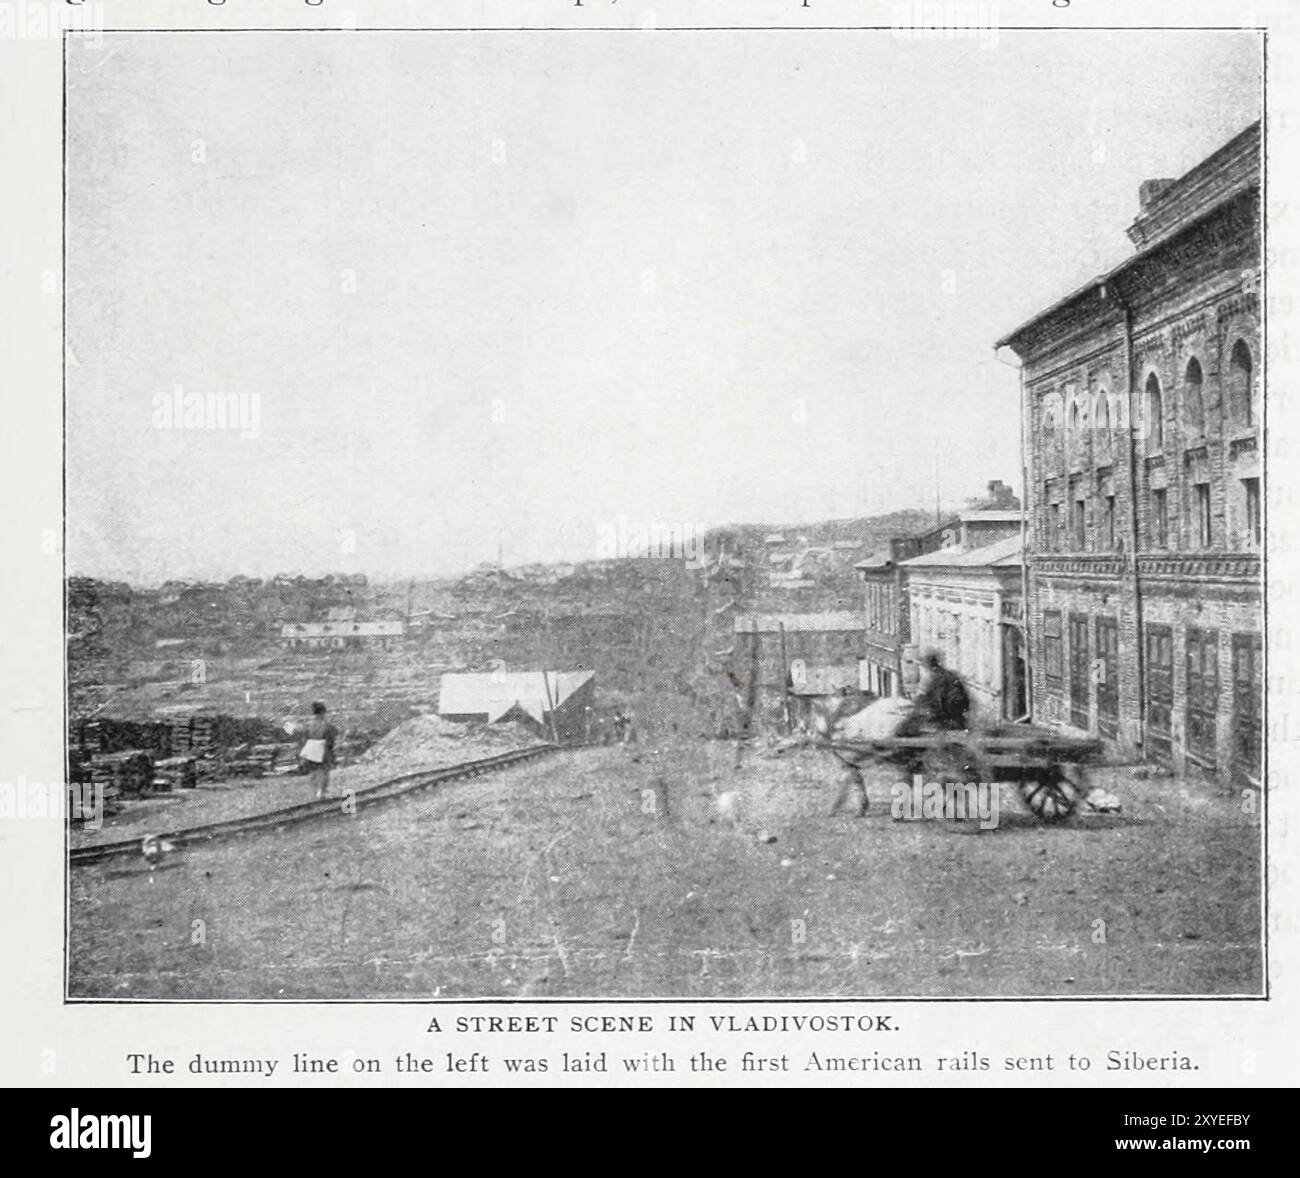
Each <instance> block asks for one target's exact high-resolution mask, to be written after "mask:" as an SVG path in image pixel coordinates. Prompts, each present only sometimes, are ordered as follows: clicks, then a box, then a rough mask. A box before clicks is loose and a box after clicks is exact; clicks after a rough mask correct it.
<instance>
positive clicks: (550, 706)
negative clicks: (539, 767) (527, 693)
mask: <svg viewBox="0 0 1300 1178" xmlns="http://www.w3.org/2000/svg"><path fill="white" fill-rule="evenodd" d="M542 686H543V687H544V688H545V689H546V711H547V714H548V715H549V716H550V718H551V741H552V742H553V743H554V744H559V743H560V733H559V729H558V728H556V725H555V703H554V702H553V701H552V699H551V680H550V678H549V676H548V675H547V673H546V668H545V667H543V668H542ZM559 690H560V685H559V684H558V683H557V684H556V685H555V691H556V694H557V695H558V694H559Z"/></svg>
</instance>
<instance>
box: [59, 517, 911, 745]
mask: <svg viewBox="0 0 1300 1178" xmlns="http://www.w3.org/2000/svg"><path fill="white" fill-rule="evenodd" d="M931 522H932V517H931V516H930V515H929V513H927V512H924V511H903V512H893V513H890V514H889V515H884V516H876V517H861V518H856V519H843V520H827V521H821V522H815V523H809V524H801V525H796V526H784V527H779V526H775V525H764V524H739V525H735V526H732V527H726V528H718V529H714V530H713V531H711V532H710V533H709V534H708V536H707V539H706V545H705V555H704V559H703V560H702V561H701V562H699V564H700V567H690V566H688V565H686V564H685V563H684V562H682V561H681V560H663V559H634V558H629V559H622V560H606V561H595V562H589V563H584V564H578V565H531V566H528V567H526V568H517V569H499V568H496V567H490V566H480V567H479V568H478V569H475V570H474V571H472V572H471V573H468V574H466V575H465V576H463V577H460V578H456V579H452V580H436V581H435V580H424V581H404V582H400V583H389V584H371V583H369V582H367V581H366V579H365V578H364V577H355V576H354V577H323V578H318V579H309V578H304V577H290V576H287V575H281V576H277V577H274V578H271V579H269V580H267V581H261V580H258V579H256V578H249V577H236V578H233V579H232V580H231V581H230V582H227V583H226V584H224V585H223V584H203V585H186V584H180V583H169V584H168V585H165V586H162V587H161V588H158V589H137V588H132V587H131V586H127V585H123V584H108V583H103V582H97V581H94V580H91V579H89V578H80V577H78V578H71V579H70V580H69V584H68V662H69V681H70V683H71V696H72V699H71V705H72V708H71V710H72V714H73V718H74V719H76V718H78V717H83V716H86V715H89V714H91V713H97V714H102V715H107V716H113V715H121V716H124V717H125V716H131V717H139V718H143V717H147V716H149V715H152V714H157V713H160V712H166V711H176V710H182V709H208V710H216V711H223V712H232V713H235V714H241V715H244V714H247V715H264V716H270V717H272V718H274V717H277V716H281V715H284V714H286V713H293V712H295V711H299V710H301V709H302V708H303V707H305V706H306V705H307V704H308V703H309V702H310V700H311V699H312V698H315V697H318V696H328V697H329V698H330V699H331V700H332V701H336V702H337V706H338V707H339V708H340V709H341V710H342V711H343V712H346V713H347V714H348V717H349V720H350V723H351V725H352V727H353V728H355V729H365V730H368V731H371V732H379V731H384V730H386V729H387V728H389V727H391V726H392V725H393V724H394V723H397V722H399V721H400V720H401V719H404V718H405V717H406V716H409V715H412V714H415V713H417V712H419V711H422V710H428V709H430V708H433V707H435V706H436V703H437V684H438V679H439V677H440V675H441V674H442V673H443V672H445V671H461V670H487V669H493V668H496V667H502V668H505V669H512V670H524V669H535V668H538V667H542V666H546V667H552V668H564V669H578V668H591V669H593V670H595V671H596V672H597V682H598V685H599V690H598V697H599V699H600V701H601V703H602V705H603V706H607V707H609V706H615V705H617V706H621V707H624V708H627V709H631V710H632V711H633V712H635V713H636V714H637V716H638V720H639V722H640V724H641V726H642V728H643V730H647V731H649V732H651V733H653V732H656V731H661V732H664V733H670V732H674V731H690V732H698V733H712V732H716V731H717V730H718V729H719V728H720V727H722V726H725V724H726V720H727V716H728V713H729V711H730V709H731V708H732V707H733V706H734V696H733V691H732V688H731V685H730V683H729V681H728V679H727V676H726V671H727V666H728V656H729V653H730V650H731V648H732V646H733V643H734V635H733V632H732V628H733V623H734V619H735V616H736V614H737V613H739V612H746V611H757V610H761V611H764V612H775V611H790V612H813V611H821V610H831V609H837V610H845V609H850V610H851V609H856V608H857V607H858V605H859V603H860V601H861V596H860V582H859V580H858V577H857V574H856V573H855V572H854V570H853V565H854V564H855V563H856V562H857V561H859V560H861V559H862V558H863V557H864V556H865V555H867V554H868V553H869V552H871V551H872V550H873V549H874V548H876V547H878V546H880V545H882V544H883V543H884V542H885V541H887V540H888V539H889V538H890V537H891V536H895V535H898V534H906V533H908V532H912V531H915V530H918V529H920V528H924V527H926V526H928V525H929V524H930V523H931ZM339 611H344V612H343V613H342V614H340V612H339ZM336 616H346V617H349V618H351V617H355V618H357V619H359V620H381V619H396V620H401V621H403V622H404V625H405V634H404V636H403V637H402V638H400V639H399V640H397V641H396V642H394V643H393V644H391V645H390V647H389V648H388V649H384V650H378V649H369V648H366V649H348V650H331V649H328V648H327V649H288V648H287V647H286V644H285V643H284V642H283V641H282V640H281V637H280V628H281V626H282V625H283V624H285V623H289V622H310V621H320V620H323V619H326V618H329V617H336Z"/></svg>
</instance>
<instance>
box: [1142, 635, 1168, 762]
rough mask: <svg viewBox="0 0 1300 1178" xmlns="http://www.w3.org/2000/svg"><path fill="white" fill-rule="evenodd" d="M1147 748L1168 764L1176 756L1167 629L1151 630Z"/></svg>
mask: <svg viewBox="0 0 1300 1178" xmlns="http://www.w3.org/2000/svg"><path fill="white" fill-rule="evenodd" d="M1146 631H1147V633H1146V642H1147V745H1148V747H1149V748H1150V750H1151V753H1152V755H1153V756H1154V757H1155V758H1156V759H1157V760H1159V761H1162V762H1164V763H1165V764H1168V763H1169V761H1170V759H1171V757H1172V752H1173V714H1174V635H1173V631H1172V630H1171V629H1170V628H1169V627H1168V626H1148V627H1147V628H1146Z"/></svg>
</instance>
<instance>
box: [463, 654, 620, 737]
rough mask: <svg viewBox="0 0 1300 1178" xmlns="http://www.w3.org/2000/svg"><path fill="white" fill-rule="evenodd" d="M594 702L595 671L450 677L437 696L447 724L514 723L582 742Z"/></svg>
mask: <svg viewBox="0 0 1300 1178" xmlns="http://www.w3.org/2000/svg"><path fill="white" fill-rule="evenodd" d="M595 699H596V673H595V672H594V671H545V672H543V671H487V672H478V673H467V674H447V675H444V676H443V677H442V685H441V688H440V690H439V693H438V715H440V716H441V717H442V718H443V719H444V720H460V721H472V720H478V721H482V722H484V723H488V724H495V723H497V722H498V721H505V720H513V721H517V722H519V723H521V724H523V725H524V726H525V727H527V728H530V729H532V730H533V731H534V732H535V733H537V734H538V735H539V736H544V737H546V738H547V739H550V738H551V736H552V718H553V719H554V728H555V732H556V734H558V736H559V738H560V740H562V741H563V740H583V739H585V738H586V736H587V734H588V733H587V727H588V723H589V720H588V718H589V716H590V714H591V708H592V707H594V705H595Z"/></svg>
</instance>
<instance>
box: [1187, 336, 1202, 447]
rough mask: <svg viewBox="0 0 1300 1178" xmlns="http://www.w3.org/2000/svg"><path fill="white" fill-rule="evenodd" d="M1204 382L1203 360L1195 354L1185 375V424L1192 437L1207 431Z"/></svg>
mask: <svg viewBox="0 0 1300 1178" xmlns="http://www.w3.org/2000/svg"><path fill="white" fill-rule="evenodd" d="M1203 383H1204V380H1203V378H1202V375H1201V362H1200V361H1199V360H1197V359H1196V358H1195V357H1194V356H1193V357H1192V359H1190V360H1189V361H1188V362H1187V371H1186V373H1185V374H1184V376H1183V424H1184V425H1185V426H1186V427H1187V432H1188V434H1190V435H1191V436H1192V437H1198V436H1200V435H1201V434H1203V433H1205V397H1204V396H1203V393H1202V385H1203Z"/></svg>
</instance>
